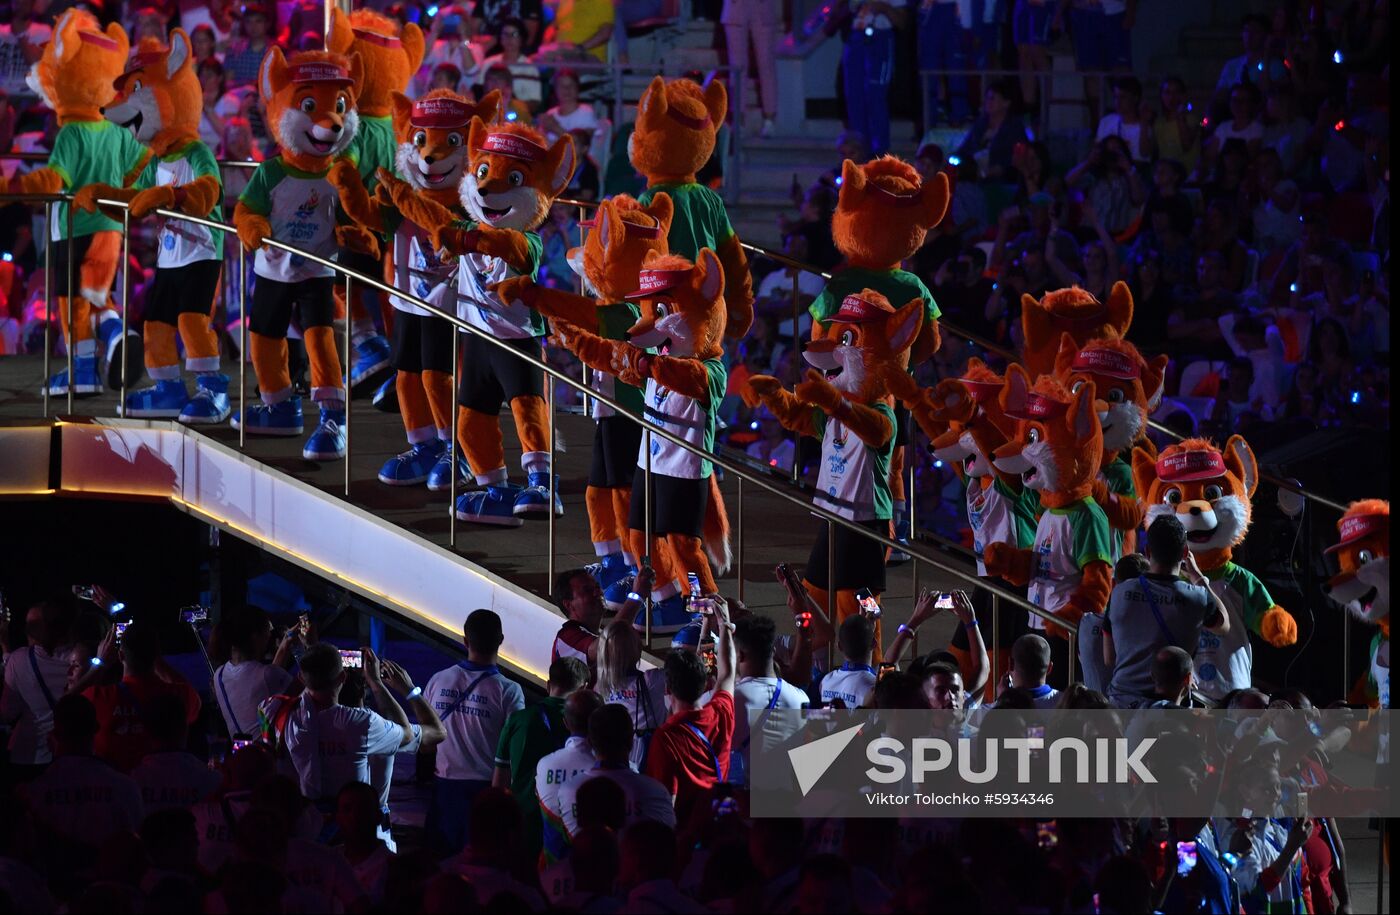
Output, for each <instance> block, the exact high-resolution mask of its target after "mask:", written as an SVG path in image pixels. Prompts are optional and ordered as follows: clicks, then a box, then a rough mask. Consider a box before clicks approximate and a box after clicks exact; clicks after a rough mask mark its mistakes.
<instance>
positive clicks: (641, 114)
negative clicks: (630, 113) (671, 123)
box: [637, 76, 670, 131]
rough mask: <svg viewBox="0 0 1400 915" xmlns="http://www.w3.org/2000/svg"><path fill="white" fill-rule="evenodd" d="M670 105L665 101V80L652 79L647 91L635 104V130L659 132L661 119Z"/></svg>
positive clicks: (661, 125)
mask: <svg viewBox="0 0 1400 915" xmlns="http://www.w3.org/2000/svg"><path fill="white" fill-rule="evenodd" d="M669 107H670V105H669V104H668V103H667V101H666V80H664V79H662V78H661V77H659V76H657V77H655V78H653V79H652V81H651V85H650V86H647V91H646V92H643V93H642V98H641V100H640V101H639V102H637V129H638V130H642V131H653V130H654V131H659V130H662V129H663V126H664V122H663V119H664V118H665V117H666V111H667V109H668V108H669Z"/></svg>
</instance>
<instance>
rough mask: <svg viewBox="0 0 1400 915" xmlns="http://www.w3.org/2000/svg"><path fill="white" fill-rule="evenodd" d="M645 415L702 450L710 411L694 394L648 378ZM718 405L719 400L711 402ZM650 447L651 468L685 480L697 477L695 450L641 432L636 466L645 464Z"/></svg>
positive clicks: (697, 458) (652, 470) (642, 466)
mask: <svg viewBox="0 0 1400 915" xmlns="http://www.w3.org/2000/svg"><path fill="white" fill-rule="evenodd" d="M643 404H644V407H643V408H644V410H645V412H646V418H647V419H650V420H651V421H653V422H655V423H656V424H657V425H659V426H661V428H663V429H665V430H666V431H667V432H669V433H671V434H672V435H675V436H679V437H680V438H682V439H684V440H685V441H686V442H688V443H690V444H691V445H694V446H695V447H696V448H697V449H699V451H700V452H701V453H703V452H704V450H705V430H706V428H707V424H708V423H709V416H710V411H708V410H706V409H705V407H704V406H703V405H702V404H701V403H700V401H699V400H697V399H696V398H694V397H690V396H689V395H686V394H682V393H680V392H679V391H673V390H671V389H670V388H667V387H664V386H663V385H661V384H659V383H657V380H656V379H655V378H648V379H647V387H646V392H645V400H644V401H643ZM714 406H715V407H718V406H719V404H714ZM648 449H650V450H651V472H652V473H660V474H665V475H666V476H668V477H680V478H681V479H684V480H700V479H704V477H702V476H701V472H700V471H701V466H702V465H701V457H700V454H699V453H697V452H695V451H687V450H686V449H684V448H681V447H679V446H677V445H674V444H672V443H671V442H669V441H667V440H666V439H663V438H660V437H653V436H651V435H643V436H642V446H641V448H640V449H638V451H637V466H638V467H641V468H645V467H646V466H647V450H648Z"/></svg>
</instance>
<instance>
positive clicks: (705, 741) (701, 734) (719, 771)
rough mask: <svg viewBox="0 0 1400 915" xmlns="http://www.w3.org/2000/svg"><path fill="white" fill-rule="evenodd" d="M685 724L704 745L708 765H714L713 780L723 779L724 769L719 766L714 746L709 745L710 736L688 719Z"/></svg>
mask: <svg viewBox="0 0 1400 915" xmlns="http://www.w3.org/2000/svg"><path fill="white" fill-rule="evenodd" d="M685 726H686V727H688V728H690V730H691V733H693V734H694V735H695V736H696V737H699V738H700V742H701V743H702V744H704V745H705V752H706V753H709V754H710V765H712V766H714V767H715V780H716V781H721V782H722V781H724V770H723V769H721V768H720V767H719V756H718V755H717V754H716V753H715V748H714V747H712V746H710V738H708V737H706V736H705V732H704V731H702V730H700V729H699V728H697V727H696V726H695V725H694V724H693V723H691V722H689V721H687V722H686V723H685Z"/></svg>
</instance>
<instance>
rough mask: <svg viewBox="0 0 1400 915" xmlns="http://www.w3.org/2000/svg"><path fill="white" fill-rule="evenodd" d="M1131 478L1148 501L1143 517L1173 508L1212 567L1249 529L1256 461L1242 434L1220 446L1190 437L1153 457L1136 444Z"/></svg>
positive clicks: (1189, 542) (1191, 542) (1197, 550)
mask: <svg viewBox="0 0 1400 915" xmlns="http://www.w3.org/2000/svg"><path fill="white" fill-rule="evenodd" d="M1133 482H1134V483H1135V484H1136V485H1137V491H1138V496H1139V498H1141V499H1142V500H1143V501H1144V502H1145V503H1147V517H1146V519H1145V522H1144V523H1146V524H1148V525H1151V524H1152V522H1153V520H1154V519H1155V518H1156V517H1157V516H1158V515H1164V514H1168V513H1172V512H1174V513H1175V514H1176V516H1177V518H1178V519H1179V520H1180V521H1181V525H1182V527H1184V528H1186V545H1187V547H1188V548H1189V549H1190V550H1191V552H1193V553H1195V554H1196V559H1197V561H1198V562H1199V563H1200V566H1201V568H1202V569H1213V568H1217V567H1219V566H1220V565H1222V564H1224V563H1225V562H1227V561H1229V559H1230V556H1231V555H1232V553H1233V550H1234V548H1235V547H1236V546H1238V545H1239V544H1240V543H1241V542H1243V541H1244V535H1245V534H1246V533H1247V532H1248V530H1249V522H1250V516H1251V512H1252V509H1251V506H1250V499H1251V498H1252V497H1253V495H1254V490H1255V488H1256V487H1257V486H1258V485H1259V467H1258V465H1257V464H1256V463H1255V460H1254V452H1253V451H1252V450H1251V449H1250V447H1249V443H1248V442H1246V441H1245V440H1244V439H1243V438H1242V437H1241V436H1238V435H1232V436H1230V439H1229V441H1227V442H1226V443H1225V448H1224V450H1223V451H1222V450H1219V449H1217V448H1216V447H1215V446H1214V445H1213V444H1211V443H1210V442H1209V441H1207V440H1206V439H1202V438H1188V439H1185V440H1183V441H1180V442H1177V443H1176V444H1174V445H1171V446H1169V447H1167V448H1166V449H1165V450H1164V451H1163V452H1162V453H1161V455H1159V456H1158V457H1157V458H1156V459H1155V460H1154V459H1153V458H1152V456H1151V454H1149V453H1148V452H1147V451H1144V450H1143V449H1141V448H1139V449H1136V450H1134V451H1133Z"/></svg>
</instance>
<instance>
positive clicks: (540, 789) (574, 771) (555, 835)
mask: <svg viewBox="0 0 1400 915" xmlns="http://www.w3.org/2000/svg"><path fill="white" fill-rule="evenodd" d="M622 622H624V623H626V625H627V628H628V629H631V628H632V624H631V623H630V622H629V621H627V620H623V621H622ZM602 707H603V697H602V696H600V695H599V694H598V693H596V692H594V691H593V690H591V689H581V690H578V691H577V692H575V693H573V694H572V695H570V696H569V698H568V699H566V700H564V726H565V727H566V728H568V731H569V736H568V738H567V739H566V740H565V741H564V746H563V747H562V748H561V749H558V750H555V751H554V752H553V753H550V754H549V755H548V756H546V757H544V758H543V759H541V760H540V761H539V763H538V764H536V766H535V799H536V800H537V801H538V802H539V815H540V819H541V822H542V825H543V827H544V854H545V858H546V860H551V861H552V860H558V859H560V858H562V857H564V854H565V853H566V851H567V850H568V849H567V846H568V837H569V830H568V827H567V825H566V823H567V822H568V821H569V819H570V817H566V816H565V815H564V806H563V801H562V799H561V797H560V792H561V791H562V790H563V788H564V786H565V785H566V784H569V783H570V782H573V781H577V780H578V779H579V778H580V777H581V776H583V775H584V774H586V773H587V772H589V771H591V770H592V769H593V767H594V766H595V765H597V763H598V760H597V759H596V758H595V757H594V755H593V750H592V748H591V747H590V746H589V744H588V722H589V720H590V719H591V718H592V717H593V713H594V712H596V711H598V710H599V709H601V708H602ZM629 717H630V713H629ZM628 735H629V736H628V739H629V740H630V739H631V736H630V735H631V731H628ZM629 752H630V747H629Z"/></svg>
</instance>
